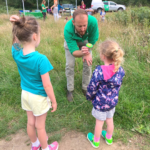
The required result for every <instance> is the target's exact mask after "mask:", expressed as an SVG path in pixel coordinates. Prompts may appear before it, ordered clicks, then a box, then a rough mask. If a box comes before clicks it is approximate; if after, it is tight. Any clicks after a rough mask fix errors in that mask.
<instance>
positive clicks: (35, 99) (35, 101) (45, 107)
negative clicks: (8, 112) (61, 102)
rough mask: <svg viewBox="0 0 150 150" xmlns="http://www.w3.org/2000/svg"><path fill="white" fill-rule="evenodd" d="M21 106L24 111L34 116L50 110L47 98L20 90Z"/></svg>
mask: <svg viewBox="0 0 150 150" xmlns="http://www.w3.org/2000/svg"><path fill="white" fill-rule="evenodd" d="M21 106H22V109H24V110H26V111H32V112H33V115H34V116H41V115H43V114H45V113H46V112H48V111H49V109H50V108H51V101H50V99H49V97H44V96H41V95H36V94H32V93H30V92H27V91H24V90H22V93H21Z"/></svg>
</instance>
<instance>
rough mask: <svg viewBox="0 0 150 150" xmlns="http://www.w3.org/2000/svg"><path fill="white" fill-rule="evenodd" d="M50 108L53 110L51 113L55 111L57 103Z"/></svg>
mask: <svg viewBox="0 0 150 150" xmlns="http://www.w3.org/2000/svg"><path fill="white" fill-rule="evenodd" d="M52 108H53V110H52V111H51V112H54V111H56V109H57V102H55V103H52Z"/></svg>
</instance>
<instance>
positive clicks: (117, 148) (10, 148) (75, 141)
mask: <svg viewBox="0 0 150 150" xmlns="http://www.w3.org/2000/svg"><path fill="white" fill-rule="evenodd" d="M100 142H101V143H100V147H99V148H98V149H97V150H140V149H139V148H138V147H136V146H135V145H134V142H129V143H128V144H127V145H124V144H122V143H121V142H115V143H113V144H112V145H111V146H108V145H107V144H106V143H105V141H104V140H103V139H102V138H101V141H100ZM30 148H31V145H30V140H29V138H28V136H27V134H26V133H24V132H23V131H19V132H18V133H17V134H15V135H11V136H9V137H7V138H6V140H0V150H30ZM59 150H95V149H94V148H93V147H92V146H91V144H90V143H89V141H88V140H87V138H86V136H85V135H84V134H82V133H80V132H76V131H71V132H68V133H66V134H65V135H64V136H63V137H62V140H61V141H59Z"/></svg>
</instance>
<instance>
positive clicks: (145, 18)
mask: <svg viewBox="0 0 150 150" xmlns="http://www.w3.org/2000/svg"><path fill="white" fill-rule="evenodd" d="M115 21H117V22H118V23H122V24H124V25H127V24H130V23H134V24H139V25H140V26H143V27H146V28H148V27H149V26H150V9H149V7H140V8H138V7H135V8H132V7H130V8H128V9H127V10H126V11H122V12H118V13H115Z"/></svg>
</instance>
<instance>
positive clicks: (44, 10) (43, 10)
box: [41, 4, 46, 12]
mask: <svg viewBox="0 0 150 150" xmlns="http://www.w3.org/2000/svg"><path fill="white" fill-rule="evenodd" d="M41 7H44V8H46V7H45V5H44V4H42V5H41ZM42 12H46V9H43V8H42Z"/></svg>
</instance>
